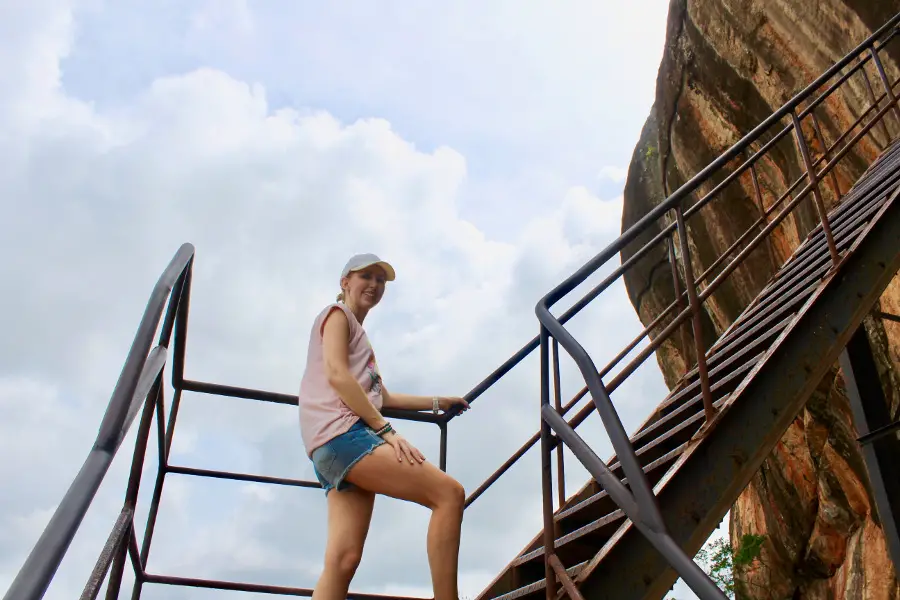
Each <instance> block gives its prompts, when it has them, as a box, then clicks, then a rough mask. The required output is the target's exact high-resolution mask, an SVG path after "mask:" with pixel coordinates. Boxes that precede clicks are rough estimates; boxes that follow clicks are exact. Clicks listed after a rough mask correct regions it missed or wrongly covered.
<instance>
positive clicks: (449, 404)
mask: <svg viewBox="0 0 900 600" xmlns="http://www.w3.org/2000/svg"><path fill="white" fill-rule="evenodd" d="M438 406H439V407H440V409H441V410H442V411H444V412H447V411H448V410H450V409H451V408H453V407H456V406H459V407H460V409H459V412H460V413H464V412H466V411H467V410H469V403H468V402H466V399H465V398H459V397H455V396H451V397H440V396H438Z"/></svg>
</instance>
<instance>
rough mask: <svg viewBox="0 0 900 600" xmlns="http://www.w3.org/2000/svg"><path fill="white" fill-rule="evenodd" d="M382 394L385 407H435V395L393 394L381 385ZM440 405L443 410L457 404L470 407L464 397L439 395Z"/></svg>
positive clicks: (410, 408)
mask: <svg viewBox="0 0 900 600" xmlns="http://www.w3.org/2000/svg"><path fill="white" fill-rule="evenodd" d="M381 395H382V397H383V398H384V404H383V406H384V407H385V408H405V409H407V410H431V409H432V408H433V407H434V396H413V395H412V394H400V393H396V394H392V393H390V392H388V390H387V388H386V387H384V385H382V386H381ZM437 399H438V406H439V408H440V409H441V410H449V409H450V408H451V407H452V406H454V405H456V404H462V406H463V410H466V409H468V408H469V403H468V402H466V401H465V399H463V398H454V397H442V396H438V397H437Z"/></svg>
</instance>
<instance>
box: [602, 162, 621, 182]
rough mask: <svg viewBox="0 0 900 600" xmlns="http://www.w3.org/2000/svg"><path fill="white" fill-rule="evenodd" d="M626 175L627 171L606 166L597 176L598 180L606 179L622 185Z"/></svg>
mask: <svg viewBox="0 0 900 600" xmlns="http://www.w3.org/2000/svg"><path fill="white" fill-rule="evenodd" d="M627 175H628V169H626V168H623V167H615V166H611V165H606V166H605V167H603V168H602V169H600V173H599V174H598V175H597V177H598V178H599V179H608V180H609V181H612V182H613V183H622V182H623V181H625V177H626V176H627Z"/></svg>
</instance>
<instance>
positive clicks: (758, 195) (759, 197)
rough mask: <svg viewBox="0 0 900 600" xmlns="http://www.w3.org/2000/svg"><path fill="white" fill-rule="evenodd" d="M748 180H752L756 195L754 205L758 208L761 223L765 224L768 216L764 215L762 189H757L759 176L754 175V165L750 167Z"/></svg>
mask: <svg viewBox="0 0 900 600" xmlns="http://www.w3.org/2000/svg"><path fill="white" fill-rule="evenodd" d="M750 178H751V179H752V180H753V191H754V192H755V193H756V205H757V206H758V207H759V214H760V218H761V219H762V222H763V223H765V222H767V220H768V214H767V213H766V205H765V202H763V195H762V188H760V187H759V176H758V175H757V173H756V163H754V164H752V165H750Z"/></svg>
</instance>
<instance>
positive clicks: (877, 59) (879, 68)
mask: <svg viewBox="0 0 900 600" xmlns="http://www.w3.org/2000/svg"><path fill="white" fill-rule="evenodd" d="M869 52H870V53H871V54H872V62H874V63H875V69H876V70H877V71H878V76H879V77H880V78H881V83H882V85H884V93H885V94H887V99H888V101H889V102H890V103H891V104H892V105H893V106H894V116H895V117H896V118H897V122H898V123H897V124H898V125H900V108H897V97H896V96H894V90H893V89H892V88H891V84H890V82H889V81H888V78H887V74H886V73H885V72H884V65H883V64H881V57H880V56H878V50H876V49H875V45H874V44H872V47H871V48H869ZM885 129H887V124H885ZM888 139H890V138H888Z"/></svg>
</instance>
